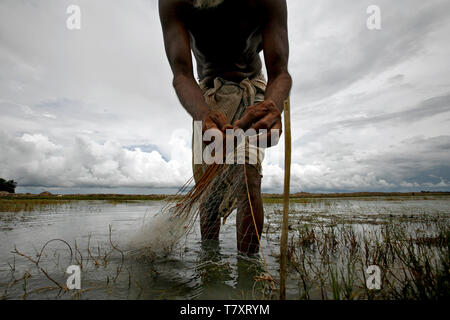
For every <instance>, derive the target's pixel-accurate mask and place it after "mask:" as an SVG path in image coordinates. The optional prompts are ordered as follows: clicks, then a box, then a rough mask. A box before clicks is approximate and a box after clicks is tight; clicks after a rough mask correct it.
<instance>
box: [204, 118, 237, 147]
mask: <svg viewBox="0 0 450 320" xmlns="http://www.w3.org/2000/svg"><path fill="white" fill-rule="evenodd" d="M211 129H212V130H219V131H220V132H221V133H222V135H223V136H225V132H226V130H227V129H233V126H232V125H231V124H229V123H228V120H227V117H225V115H224V114H223V113H222V112H219V111H208V112H207V113H205V115H204V117H203V127H202V131H203V134H204V133H205V131H207V130H211ZM211 142H212V141H211ZM211 142H209V143H211ZM209 143H208V142H207V144H209Z"/></svg>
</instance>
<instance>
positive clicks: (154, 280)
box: [0, 197, 450, 299]
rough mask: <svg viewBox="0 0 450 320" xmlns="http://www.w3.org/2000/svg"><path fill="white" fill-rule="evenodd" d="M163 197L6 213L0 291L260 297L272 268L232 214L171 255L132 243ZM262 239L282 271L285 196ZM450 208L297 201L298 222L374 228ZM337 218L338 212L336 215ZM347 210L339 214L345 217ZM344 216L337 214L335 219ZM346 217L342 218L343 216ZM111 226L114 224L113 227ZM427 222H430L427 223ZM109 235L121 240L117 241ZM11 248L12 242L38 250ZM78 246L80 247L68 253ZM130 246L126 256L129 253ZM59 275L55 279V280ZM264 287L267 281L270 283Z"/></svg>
mask: <svg viewBox="0 0 450 320" xmlns="http://www.w3.org/2000/svg"><path fill="white" fill-rule="evenodd" d="M162 206H163V202H160V201H141V202H137V201H134V202H126V203H112V202H108V201H74V202H69V203H66V204H62V205H59V206H55V207H49V208H48V210H44V211H32V212H24V213H0V297H3V298H7V299H21V298H26V299H42V298H45V299H46V298H49V299H54V298H61V299H71V298H74V297H75V298H81V299H254V298H262V297H263V296H262V294H263V291H261V290H256V289H257V288H260V287H261V286H263V284H267V283H266V282H256V283H255V281H254V277H255V276H258V275H261V274H262V273H263V272H265V267H264V263H263V259H262V256H261V255H259V256H257V257H253V258H248V257H244V256H241V255H239V254H238V253H237V250H236V235H235V223H234V214H233V215H232V216H231V217H230V218H229V219H228V221H227V223H226V225H225V226H223V227H222V230H221V237H220V243H219V244H218V245H215V244H202V243H201V242H200V232H199V228H198V226H196V228H194V230H193V232H192V233H191V234H190V235H189V236H188V237H187V239H185V240H183V242H182V245H180V246H179V248H177V249H176V250H174V251H173V252H172V253H170V254H168V255H166V256H152V255H149V254H148V253H146V252H145V251H143V252H140V251H136V250H133V251H129V250H127V249H128V244H129V241H130V239H131V238H132V237H133V236H134V235H135V234H136V233H137V232H139V230H140V228H141V226H142V224H143V221H145V220H147V219H149V218H151V217H152V215H154V214H156V213H158V212H159V211H160V210H161V208H162ZM264 208H265V216H266V219H265V226H264V231H265V232H264V234H263V237H262V249H263V252H264V254H265V258H266V260H267V266H268V271H269V273H270V274H271V275H272V276H273V277H274V278H278V272H279V264H278V260H277V258H276V257H277V255H278V253H279V235H280V231H279V230H280V228H279V226H280V222H281V210H282V205H281V204H265V205H264ZM423 215H429V216H434V215H441V216H442V215H444V216H449V215H450V197H436V198H423V197H422V198H419V199H417V198H396V199H395V200H391V199H388V198H381V197H380V198H367V199H365V198H361V199H357V198H354V199H349V198H341V199H331V198H330V199H320V200H314V201H311V202H308V203H295V202H293V203H291V215H290V225H291V229H292V230H293V231H292V233H295V228H296V226H297V225H300V224H302V223H304V222H305V221H310V220H311V221H312V220H314V221H316V222H317V221H319V222H323V223H324V224H326V223H343V224H352V225H354V226H355V227H356V228H357V229H358V230H359V232H366V231H367V230H368V229H371V228H372V229H376V228H377V227H378V226H379V224H380V223H386V221H389V219H392V218H394V219H395V218H398V219H410V221H411V225H412V227H414V217H415V216H423ZM336 219H338V220H336ZM339 219H341V220H339ZM336 221H338V222H336ZM339 221H340V222H339ZM110 226H111V233H110V231H109V227H110ZM424 232H426V230H425V231H424ZM110 235H111V240H112V243H113V244H114V246H116V248H117V249H118V250H115V249H114V248H113V246H112V245H111V243H110ZM51 239H62V240H64V241H66V242H67V243H68V244H69V245H70V249H69V247H68V246H67V244H65V243H63V242H62V241H52V242H50V243H49V244H48V245H47V246H46V247H45V250H44V251H43V254H42V257H41V259H40V261H39V267H41V268H43V270H44V271H46V273H47V274H48V275H49V277H50V278H51V279H49V277H47V276H46V275H45V274H44V273H43V272H42V270H40V269H38V266H36V265H35V264H33V263H32V262H31V261H29V260H28V259H27V258H26V257H23V256H21V255H20V254H18V253H17V252H16V254H13V253H11V251H13V250H14V248H17V250H18V252H19V253H21V254H25V255H26V256H28V257H29V258H31V259H34V260H36V259H37V254H38V253H39V252H40V251H41V249H42V247H43V246H44V245H45V243H46V242H47V241H49V240H51ZM71 250H72V256H71V254H70V252H71ZM122 253H123V254H124V257H123V258H122ZM74 264H82V265H83V268H82V273H81V277H82V282H81V289H82V291H81V292H78V293H79V295H73V294H72V293H67V292H61V291H60V290H59V289H58V288H57V286H56V285H55V282H57V283H60V284H65V283H66V279H67V277H68V275H67V274H65V270H66V268H67V266H69V265H74ZM52 280H54V281H55V282H53V281H52ZM264 292H266V291H264ZM287 296H288V298H292V299H295V298H297V296H298V279H297V278H296V277H295V275H291V276H290V278H289V279H288V284H287Z"/></svg>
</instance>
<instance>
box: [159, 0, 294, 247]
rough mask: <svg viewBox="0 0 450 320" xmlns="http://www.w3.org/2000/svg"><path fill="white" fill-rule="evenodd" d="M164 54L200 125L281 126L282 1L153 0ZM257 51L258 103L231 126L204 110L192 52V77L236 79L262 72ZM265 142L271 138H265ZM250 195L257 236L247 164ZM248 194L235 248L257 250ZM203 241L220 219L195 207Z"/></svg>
mask: <svg viewBox="0 0 450 320" xmlns="http://www.w3.org/2000/svg"><path fill="white" fill-rule="evenodd" d="M159 11H160V18H161V24H162V28H163V35H164V44H165V48H166V54H167V57H168V60H169V63H170V66H171V69H172V72H173V86H174V88H175V91H176V93H177V95H178V98H179V100H180V102H181V104H182V105H183V107H184V108H185V109H186V110H187V112H188V113H189V114H190V115H191V116H192V118H193V119H194V120H201V121H203V131H206V130H208V129H218V130H221V131H222V132H225V130H226V129H230V128H233V127H234V128H242V129H244V130H247V129H249V128H253V129H255V130H260V129H267V130H269V132H270V130H272V129H278V130H281V126H282V125H281V113H282V111H283V104H284V101H285V100H286V99H287V98H288V96H289V91H290V89H291V85H292V80H291V76H290V75H289V72H288V69H287V64H288V57H289V44H288V34H287V8H286V0H224V2H223V3H221V4H220V5H218V6H217V7H214V8H202V9H199V8H195V7H194V5H193V0H159ZM261 51H263V52H264V59H265V62H266V69H267V75H268V83H267V88H266V92H265V97H264V101H263V102H260V103H258V104H256V105H254V106H250V107H248V108H247V110H246V112H245V114H244V116H243V117H242V118H241V119H240V120H238V121H237V122H236V123H234V124H230V123H227V119H226V117H225V115H223V114H222V113H220V112H216V111H211V110H210V109H209V107H208V105H207V104H206V102H205V100H204V98H203V94H202V91H201V90H200V87H199V85H198V83H197V81H196V80H195V78H194V73H193V66H192V56H191V52H193V53H194V56H195V58H196V61H197V73H198V76H199V80H205V81H207V84H208V86H209V87H211V86H213V80H214V79H215V78H216V77H221V78H223V79H226V80H230V81H234V82H237V83H239V82H241V81H242V80H244V79H245V78H249V79H251V78H252V77H254V76H256V75H258V74H259V73H260V72H261V68H262V63H261V59H260V57H259V53H260V52H261ZM269 141H270V138H269ZM247 178H248V187H249V194H250V201H251V205H252V207H253V212H254V215H255V220H256V225H257V229H258V233H259V235H261V231H262V227H263V222H264V212H263V205H262V198H261V176H260V174H259V173H258V171H257V170H256V169H255V168H254V167H253V166H248V165H247ZM247 197H248V196H247V192H245V193H244V192H242V195H240V196H239V199H238V210H237V218H236V229H237V246H238V250H239V251H240V252H242V253H247V254H253V253H256V252H258V250H259V244H258V239H257V237H256V230H255V228H254V223H253V218H252V215H251V211H250V206H249V203H248V198H247ZM200 215H201V218H200V220H201V233H202V239H203V240H207V239H212V240H217V239H218V237H219V230H220V219H213V220H211V219H208V217H209V216H210V212H206V210H201V212H200Z"/></svg>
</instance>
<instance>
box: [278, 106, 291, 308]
mask: <svg viewBox="0 0 450 320" xmlns="http://www.w3.org/2000/svg"><path fill="white" fill-rule="evenodd" d="M284 127H285V129H284V132H285V133H284V145H285V151H284V152H285V154H284V194H283V222H282V226H281V243H280V300H285V299H286V265H287V249H288V248H287V247H288V232H289V230H288V226H289V225H288V219H289V217H288V213H289V194H290V180H291V114H290V100H289V98H288V99H287V100H286V101H285V102H284Z"/></svg>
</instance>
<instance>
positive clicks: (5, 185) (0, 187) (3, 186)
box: [0, 178, 17, 193]
mask: <svg viewBox="0 0 450 320" xmlns="http://www.w3.org/2000/svg"><path fill="white" fill-rule="evenodd" d="M16 187H17V182H15V181H14V180H5V179H3V178H0V191H5V192H9V193H15V192H16Z"/></svg>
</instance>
